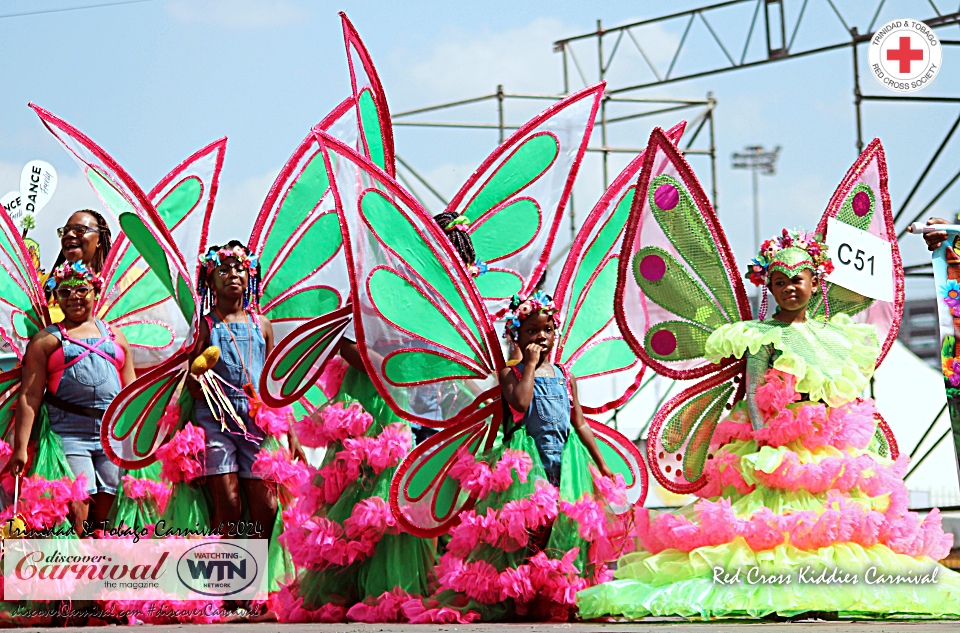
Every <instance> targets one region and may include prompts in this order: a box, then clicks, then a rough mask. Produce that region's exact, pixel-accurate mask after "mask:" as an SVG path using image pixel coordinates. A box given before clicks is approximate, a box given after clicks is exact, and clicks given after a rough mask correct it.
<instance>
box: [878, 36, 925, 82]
mask: <svg viewBox="0 0 960 633" xmlns="http://www.w3.org/2000/svg"><path fill="white" fill-rule="evenodd" d="M887 59H888V60H889V61H894V62H900V72H901V73H903V74H908V73H909V72H910V62H912V61H918V62H919V61H922V60H923V49H922V48H910V37H909V36H907V37H901V38H900V48H891V49H890V50H888V51H887Z"/></svg>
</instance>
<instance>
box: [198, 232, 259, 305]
mask: <svg viewBox="0 0 960 633" xmlns="http://www.w3.org/2000/svg"><path fill="white" fill-rule="evenodd" d="M227 257H235V258H237V259H238V260H239V261H240V263H241V264H243V266H244V268H246V269H247V273H248V277H247V287H246V288H244V290H243V309H244V310H247V309H252V310H254V311H255V312H259V310H260V290H261V288H260V274H261V270H260V260H259V258H257V256H256V255H254V254H253V251H251V250H250V249H249V248H247V247H246V246H245V245H244V244H243V242H240V241H238V240H230V241H229V242H227V243H226V244H225V245H224V246H216V245H214V246H211V247H210V248H208V249H207V253H206V255H202V256H201V257H200V274H199V275H197V277H198V279H197V294H198V295H199V296H200V312H201V313H207V312H209V311H210V310H211V309H213V307H214V306H216V305H217V295H216V293H215V292H214V291H213V287H212V284H211V283H210V275H212V274H213V271H214V270H215V269H216V268H217V266H219V265H220V263H221V259H225V258H227Z"/></svg>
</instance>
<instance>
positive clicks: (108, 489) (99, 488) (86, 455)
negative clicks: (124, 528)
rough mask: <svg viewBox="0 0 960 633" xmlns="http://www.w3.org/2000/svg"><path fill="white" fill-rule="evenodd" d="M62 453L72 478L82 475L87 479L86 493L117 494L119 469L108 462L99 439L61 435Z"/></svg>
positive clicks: (108, 459)
mask: <svg viewBox="0 0 960 633" xmlns="http://www.w3.org/2000/svg"><path fill="white" fill-rule="evenodd" d="M60 439H61V440H63V453H64V455H66V456H67V463H68V464H69V465H70V470H71V471H72V472H73V476H74V477H79V476H80V473H83V474H84V475H85V476H86V478H87V492H88V493H90V494H91V495H94V494H96V493H98V492H104V493H106V494H108V495H116V494H117V486H118V485H119V483H120V467H119V466H117V465H116V464H114V463H113V462H112V461H110V458H109V457H107V454H106V453H104V451H103V444H101V443H100V438H99V437H97V438H91V437H82V438H81V437H76V436H70V435H61V436H60Z"/></svg>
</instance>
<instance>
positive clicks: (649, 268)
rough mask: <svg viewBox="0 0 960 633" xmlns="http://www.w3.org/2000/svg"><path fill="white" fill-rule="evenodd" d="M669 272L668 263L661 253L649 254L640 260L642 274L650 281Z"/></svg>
mask: <svg viewBox="0 0 960 633" xmlns="http://www.w3.org/2000/svg"><path fill="white" fill-rule="evenodd" d="M666 272H667V264H666V262H664V261H663V258H662V257H660V256H659V255H647V256H646V257H644V258H643V259H641V260H640V274H641V275H642V276H643V278H644V279H646V280H648V281H657V280H659V279H662V278H663V275H664V274H666Z"/></svg>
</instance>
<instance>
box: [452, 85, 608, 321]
mask: <svg viewBox="0 0 960 633" xmlns="http://www.w3.org/2000/svg"><path fill="white" fill-rule="evenodd" d="M602 97H603V84H600V85H597V86H593V87H591V88H586V89H584V90H581V91H580V92H577V93H575V94H572V95H570V96H569V97H567V98H565V99H563V100H561V101H559V102H557V103H556V104H554V105H553V106H551V107H550V108H548V109H547V110H545V111H543V112H542V113H540V114H539V115H537V116H536V117H534V118H533V119H532V120H531V121H529V122H528V123H526V124H524V125H523V126H522V127H521V128H520V129H519V130H517V131H516V132H515V133H514V134H512V135H511V136H510V138H508V139H507V140H506V141H504V142H503V143H502V144H501V145H500V146H499V147H497V149H496V150H494V152H493V153H492V154H490V156H489V157H487V159H486V160H485V161H484V162H483V163H482V164H481V165H480V167H479V168H478V169H477V170H476V171H475V172H474V174H473V175H472V176H471V177H470V178H469V180H467V182H466V183H465V184H464V185H463V187H462V188H461V189H460V191H458V192H457V194H456V195H455V196H454V197H453V199H452V200H451V201H450V204H449V205H448V206H447V209H446V210H447V211H451V212H454V213H457V214H458V215H463V216H466V217H467V218H468V219H469V220H470V227H469V233H470V237H471V240H472V241H473V246H474V250H475V251H476V253H477V257H479V258H480V259H481V260H483V261H484V262H486V264H487V265H488V266H489V270H488V272H487V273H485V274H483V275H481V276H480V277H477V279H476V285H477V289H478V290H479V292H480V294H481V296H482V297H483V299H484V301H485V302H486V305H487V310H488V311H489V312H490V314H491V315H493V317H494V318H499V317H501V316H503V314H504V313H505V312H506V310H507V308H508V306H509V301H510V297H511V296H513V294H515V293H519V294H523V295H527V294H529V293H530V292H532V291H533V289H534V287H535V286H536V284H537V282H538V281H539V280H540V277H541V275H542V274H543V272H544V270H545V269H546V266H547V264H548V261H549V257H550V253H551V250H552V248H553V242H554V238H555V237H556V234H557V229H558V228H559V226H560V221H561V220H562V219H563V209H564V207H565V206H566V203H567V200H568V199H569V197H570V191H571V189H572V187H573V181H574V179H575V178H576V175H577V171H578V170H579V168H580V162H581V160H582V158H583V154H584V152H585V151H586V148H587V142H588V141H589V140H590V132H591V130H592V129H593V120H594V117H595V116H596V112H597V108H598V107H599V104H600V100H601V99H602Z"/></svg>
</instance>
